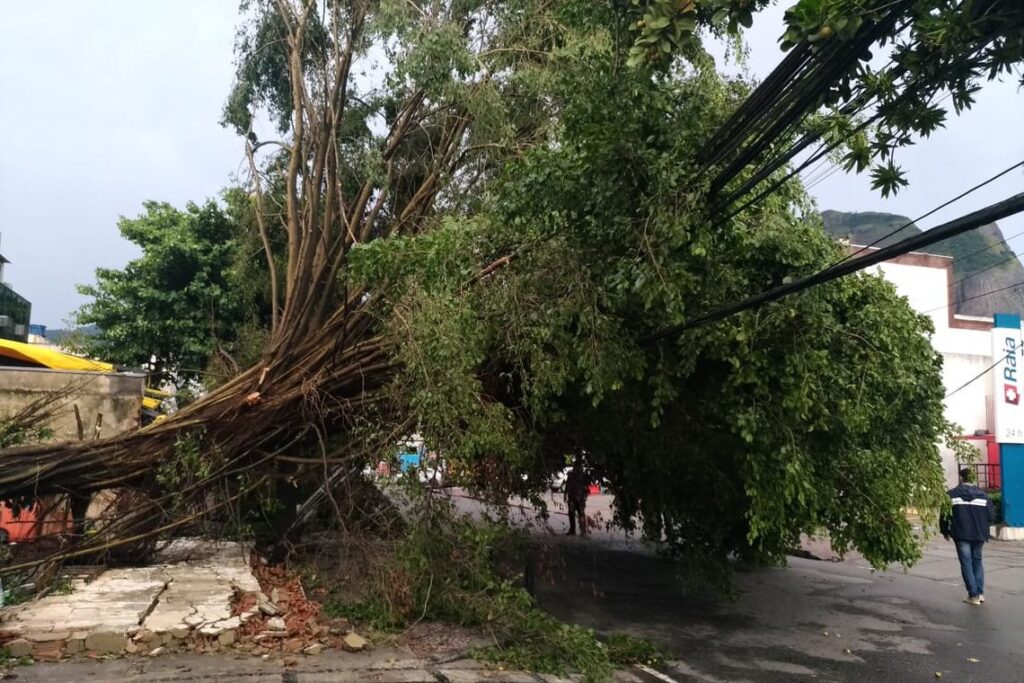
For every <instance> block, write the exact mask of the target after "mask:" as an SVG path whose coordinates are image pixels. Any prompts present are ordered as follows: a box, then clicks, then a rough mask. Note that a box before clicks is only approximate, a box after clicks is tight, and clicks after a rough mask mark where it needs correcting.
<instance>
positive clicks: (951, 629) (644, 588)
mask: <svg viewBox="0 0 1024 683" xmlns="http://www.w3.org/2000/svg"><path fill="white" fill-rule="evenodd" d="M607 504H608V501H607V500H603V499H602V498H601V497H598V498H596V499H593V500H592V501H591V506H590V508H591V510H592V511H597V510H604V509H606V508H607ZM524 516H525V517H529V513H528V512H526V513H524ZM562 522H563V520H561V519H560V517H559V516H558V515H557V514H556V515H555V516H554V517H553V526H554V527H555V528H554V529H553V533H550V534H548V535H547V536H546V537H544V538H543V540H542V542H541V547H542V548H543V551H542V552H541V553H540V557H541V558H542V564H543V571H541V572H539V577H540V579H539V583H538V593H537V595H538V600H539V601H540V603H541V604H542V605H543V606H544V607H545V608H546V609H548V610H550V611H551V612H552V613H554V614H555V615H557V616H559V617H561V618H563V619H566V620H568V621H572V622H574V623H578V624H581V625H585V626H588V627H591V628H594V629H595V630H597V631H599V632H604V633H610V632H613V631H626V632H628V633H632V634H634V635H637V636H642V637H645V638H648V639H650V640H652V641H654V642H656V643H658V644H659V645H661V646H662V647H663V648H664V649H665V650H666V651H667V652H668V653H669V654H670V655H671V657H672V658H673V659H674V660H675V661H674V662H673V663H672V664H670V665H669V666H668V667H666V669H665V672H666V673H667V674H668V675H669V676H671V677H672V678H674V679H676V680H678V681H701V682H707V683H741V682H747V681H749V682H756V683H765V682H767V683H772V682H783V681H785V682H786V683H790V682H792V681H803V680H807V681H842V682H853V683H857V682H861V681H864V682H867V681H871V682H872V683H877V682H888V681H894V682H902V681H936V680H940V679H941V680H942V681H956V682H958V683H1021V682H1024V544H1019V543H1018V544H1013V543H1001V542H992V543H990V544H988V545H987V546H986V558H985V568H986V572H987V576H986V591H985V592H986V597H987V599H988V601H987V603H986V604H985V605H984V606H982V607H973V606H970V605H966V604H964V603H963V602H962V599H963V598H964V597H965V596H966V594H965V592H964V589H963V585H962V583H961V581H960V576H959V566H958V564H957V562H956V555H955V551H954V550H953V547H952V545H951V544H949V543H946V542H944V541H942V539H938V540H935V541H933V542H932V543H931V544H930V545H929V546H928V548H927V549H926V553H925V557H924V558H923V560H922V561H921V562H920V563H919V564H918V565H917V566H915V567H914V568H912V569H911V570H910V571H909V572H904V571H903V570H902V569H901V568H898V569H896V570H891V571H886V572H873V571H872V570H871V569H870V568H869V567H868V566H867V565H866V563H864V561H863V560H861V559H859V558H854V559H850V560H847V561H844V562H829V561H818V560H813V559H799V558H792V559H790V561H789V566H787V567H780V568H769V569H756V570H752V571H747V572H741V573H738V574H737V575H736V577H735V578H736V587H737V595H736V596H735V598H734V599H732V600H730V599H727V598H722V597H719V596H717V595H715V594H713V593H711V592H708V591H706V590H705V591H700V590H697V591H695V590H694V589H693V588H692V587H690V588H686V587H685V586H684V584H683V583H682V582H681V581H680V580H679V578H678V577H677V576H676V570H675V568H674V567H673V565H671V564H670V563H667V562H665V561H663V560H660V559H659V558H657V557H656V556H655V555H654V553H653V552H651V550H650V549H649V548H647V547H645V546H643V545H642V544H636V543H627V542H626V540H625V539H624V538H623V537H622V536H621V535H617V534H616V533H615V532H614V531H607V530H600V531H599V533H598V534H596V535H595V536H594V537H592V538H589V539H579V538H565V537H563V536H561V535H559V534H557V533H554V532H557V531H560V530H561V529H562V528H563V527H562V526H561V525H562Z"/></svg>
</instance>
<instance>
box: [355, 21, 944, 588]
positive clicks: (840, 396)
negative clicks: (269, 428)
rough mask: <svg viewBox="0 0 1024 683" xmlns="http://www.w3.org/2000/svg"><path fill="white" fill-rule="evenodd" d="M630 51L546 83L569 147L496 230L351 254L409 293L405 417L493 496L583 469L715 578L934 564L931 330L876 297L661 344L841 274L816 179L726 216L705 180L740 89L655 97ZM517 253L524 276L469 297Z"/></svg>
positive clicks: (486, 217)
mask: <svg viewBox="0 0 1024 683" xmlns="http://www.w3.org/2000/svg"><path fill="white" fill-rule="evenodd" d="M569 5H570V6H572V7H573V8H574V9H575V10H576V12H574V13H568V11H566V14H564V15H562V16H560V18H559V19H560V22H562V23H563V24H564V25H565V26H567V27H568V30H570V31H576V32H578V33H580V34H586V33H588V32H590V34H591V35H594V36H600V35H601V32H602V30H609V26H610V29H611V31H612V32H614V31H615V29H616V28H617V29H618V30H619V31H620V32H621V33H620V35H625V34H627V30H628V28H627V26H628V25H627V23H626V22H627V21H628V15H623V14H619V15H616V14H614V13H609V12H608V10H607V9H597V8H594V9H592V10H590V11H582V10H580V8H579V6H578V5H572V4H571V3H569ZM613 36H614V33H612V36H609V39H607V40H601V39H598V38H595V39H593V40H592V43H591V47H590V49H588V50H587V51H586V52H585V53H578V54H574V55H572V56H571V57H568V58H565V61H564V62H563V63H562V64H557V63H556V64H555V65H553V66H551V67H550V68H549V70H548V73H547V74H546V76H545V79H544V83H545V87H546V88H548V94H549V96H550V97H551V98H552V99H554V100H556V101H559V102H560V110H559V122H560V124H561V125H560V127H559V129H558V133H557V136H556V137H555V138H554V140H553V141H552V143H551V144H549V145H539V146H536V147H533V148H531V149H530V150H528V151H526V152H525V153H524V154H522V155H521V156H520V157H519V158H517V159H515V160H513V161H510V162H509V163H508V165H507V166H506V167H505V169H504V170H503V172H502V173H501V174H500V176H499V177H497V178H496V179H495V180H494V181H493V185H492V186H491V193H490V195H489V197H488V200H487V201H486V203H485V205H484V206H483V207H481V210H480V211H479V212H476V213H474V215H473V216H472V217H471V218H461V219H457V218H451V219H449V221H448V222H446V223H445V224H443V225H442V226H441V227H440V228H439V229H437V230H436V231H434V232H432V233H431V234H429V235H425V236H418V237H416V238H414V239H408V240H390V241H387V242H381V243H379V244H376V245H373V246H372V247H370V248H365V249H360V250H357V252H356V253H355V256H357V257H358V260H357V261H356V265H357V267H358V269H360V272H361V273H363V274H364V275H365V276H366V277H369V278H371V279H372V281H374V282H378V283H388V282H390V283H395V284H392V285H390V291H391V293H392V296H393V297H394V299H395V303H394V307H395V308H394V313H393V314H392V316H391V318H390V320H391V321H392V322H391V324H393V325H394V326H395V328H396V332H395V336H396V337H399V338H401V339H402V344H401V345H400V347H399V348H398V349H397V350H396V353H397V356H398V358H399V359H400V361H401V367H403V368H404V372H403V375H402V379H401V381H400V385H401V387H402V388H403V391H404V392H407V396H408V407H409V410H410V411H412V412H413V413H414V414H415V415H416V416H417V419H418V423H419V424H420V425H421V427H422V428H423V429H424V431H425V432H426V433H427V434H428V435H429V436H430V438H431V439H433V440H434V441H435V443H437V444H439V445H440V446H441V447H442V449H443V450H444V452H446V453H447V454H448V455H449V457H456V458H465V459H467V460H469V461H470V462H471V463H472V465H470V466H469V469H474V468H475V469H480V468H484V469H485V470H486V471H487V472H488V473H490V476H491V477H492V478H491V479H490V481H489V482H488V483H490V484H491V485H498V486H501V485H504V486H507V487H508V488H509V489H518V488H521V487H522V483H521V477H520V476H519V475H520V474H521V473H522V472H523V471H527V472H531V473H532V474H534V475H535V476H533V477H531V478H530V479H529V481H538V480H543V477H541V476H537V475H539V474H541V473H543V472H547V471H550V470H551V469H554V468H557V467H560V466H561V463H562V462H564V456H565V455H566V454H572V453H586V454H587V457H588V460H589V462H590V463H591V465H592V466H593V467H594V468H595V469H596V471H597V473H598V474H600V475H602V476H604V477H606V478H607V479H608V480H609V482H610V485H611V489H612V491H613V492H614V493H615V494H616V504H617V516H618V519H619V521H620V522H622V523H624V524H626V525H629V526H631V525H634V524H636V525H639V526H640V528H641V530H642V531H643V532H644V534H645V536H647V537H648V538H652V539H657V540H660V541H662V542H663V543H664V546H663V547H664V548H666V549H667V550H669V551H671V552H673V553H674V554H676V555H677V556H679V557H681V558H685V559H688V560H691V561H694V562H695V564H699V565H701V566H703V567H705V568H706V567H708V566H721V564H720V563H723V562H724V561H725V559H726V558H727V557H728V556H730V555H732V554H740V555H743V556H748V557H752V558H757V559H760V560H768V561H777V560H779V559H780V558H781V557H782V555H783V554H784V553H785V551H786V550H787V549H788V548H790V547H792V546H793V545H794V544H796V543H797V541H798V538H799V535H800V534H801V533H814V532H817V531H820V530H822V529H825V530H827V531H828V532H829V534H830V536H831V538H832V539H833V542H834V543H835V544H836V547H837V548H838V549H840V550H842V549H846V548H849V547H852V546H856V547H858V548H859V549H860V550H861V551H862V552H863V553H864V554H865V556H866V557H868V558H869V559H870V560H871V561H872V562H875V563H877V564H884V563H886V562H889V561H905V562H910V561H913V559H914V558H915V557H916V556H917V552H918V551H917V544H916V542H915V539H914V537H913V534H912V530H911V528H910V526H909V524H908V523H907V522H906V519H905V518H904V516H903V514H902V512H901V510H902V508H903V507H905V506H908V505H920V506H921V507H923V508H926V509H927V508H929V507H936V506H937V505H938V504H939V502H940V496H941V493H942V483H943V482H942V475H941V470H940V468H939V464H938V462H939V461H938V452H937V448H936V442H937V440H938V439H939V437H940V434H941V432H942V429H943V426H944V421H943V417H942V397H943V388H942V383H941V378H940V374H939V371H940V359H939V358H938V356H937V355H936V354H935V352H934V351H933V350H932V348H931V346H930V344H929V342H928V338H927V333H928V331H929V329H930V327H929V326H930V323H929V322H928V321H927V320H926V319H924V318H921V317H919V316H917V315H916V314H914V313H913V312H912V311H911V310H910V308H909V306H908V305H907V304H906V302H905V301H904V300H902V299H900V298H899V297H898V296H897V295H896V293H895V292H894V290H893V288H892V287H891V286H890V285H889V284H886V283H885V282H883V281H882V280H880V279H878V278H875V277H855V278H850V279H847V280H844V281H842V282H839V283H834V284H831V285H828V286H825V287H820V288H817V289H814V290H812V291H810V292H808V293H805V294H802V295H800V296H798V297H794V298H792V299H789V300H786V301H784V302H781V303H778V304H775V305H772V306H771V307H769V308H766V309H763V310H758V311H755V312H752V313H749V314H744V315H742V316H737V317H735V318H733V319H731V320H729V321H726V322H723V323H720V324H718V325H716V326H713V327H711V328H708V329H704V330H697V331H694V332H691V333H688V334H686V335H685V336H683V337H682V338H681V339H679V340H678V342H675V341H672V342H668V343H657V344H650V343H646V342H645V338H646V337H647V336H648V335H649V334H651V333H652V332H655V331H657V330H659V329H663V328H664V327H668V326H671V325H673V324H676V323H677V322H679V321H682V320H685V319H686V318H687V317H689V316H692V315H696V314H699V313H701V312H703V311H704V310H706V309H708V308H710V307H712V306H715V305H716V304H719V303H721V302H725V301H731V300H734V299H736V298H739V297H743V296H746V295H748V294H749V293H751V292H756V291H761V290H763V289H767V288H769V287H772V286H775V285H778V284H781V283H783V282H785V281H787V280H788V279H791V278H794V277H798V276H801V275H805V274H808V273H810V272H814V271H815V270H818V269H820V268H822V267H824V266H826V265H828V264H829V263H831V262H834V261H835V260H836V259H838V258H840V256H841V255H840V253H839V251H838V248H837V247H835V246H834V245H833V244H832V243H831V241H830V240H829V239H828V238H827V237H826V236H825V235H824V233H823V231H822V229H821V227H820V224H819V223H818V222H817V220H814V219H808V218H807V216H808V215H809V214H810V213H811V209H812V205H811V204H810V202H809V201H808V200H807V198H806V197H805V196H804V195H803V193H802V191H801V190H800V188H799V187H798V186H797V185H795V184H790V185H788V186H787V187H786V188H785V189H784V190H783V191H781V192H780V193H778V194H777V195H776V196H774V197H773V198H772V199H771V200H769V201H768V202H766V203H765V204H764V205H762V206H761V207H760V208H759V209H758V210H757V211H756V212H749V213H747V214H745V215H742V216H740V217H738V218H737V219H734V220H732V221H730V222H728V223H727V224H724V225H723V224H721V223H720V222H715V221H712V220H711V217H710V216H709V215H708V213H707V204H706V203H705V196H706V195H705V194H704V188H702V187H701V185H700V184H699V182H696V183H695V178H694V177H693V174H692V170H691V169H692V166H691V165H690V163H689V162H690V161H691V160H693V159H694V158H695V156H696V155H697V153H698V151H699V145H700V144H701V143H702V142H703V140H704V137H705V136H706V135H707V134H709V133H710V132H711V131H713V130H714V129H715V126H716V125H718V123H720V122H721V120H722V119H723V117H724V115H725V113H727V112H728V111H730V110H731V108H732V107H734V106H735V104H736V103H737V102H738V101H739V99H740V98H742V96H743V95H744V88H743V87H742V86H741V85H739V84H735V83H729V82H727V81H723V80H721V79H719V77H717V76H716V75H715V74H714V72H713V70H711V69H710V68H709V67H708V66H707V65H706V64H702V63H698V64H696V65H695V66H694V68H693V69H692V70H690V71H689V72H688V73H687V74H685V75H680V76H676V77H673V78H650V77H649V76H648V75H647V74H645V73H643V72H641V71H637V70H631V69H629V68H626V64H625V62H626V61H628V59H629V56H628V53H626V51H625V50H622V49H621V48H619V49H617V48H615V47H614V46H615V45H616V44H617V41H616V40H615V39H614V37H613ZM606 102H616V103H618V104H619V106H615V107H609V106H600V105H598V104H597V103H606ZM500 254H516V257H515V260H514V261H513V262H512V264H511V265H510V266H509V267H508V268H504V269H502V270H500V271H498V272H496V273H495V274H494V275H493V276H492V277H491V278H490V279H488V280H487V281H486V282H485V283H484V285H483V286H480V287H476V288H473V289H470V290H467V289H466V288H465V284H464V283H465V281H466V277H467V274H469V273H472V272H475V271H476V270H478V269H479V268H481V267H483V266H484V265H485V264H487V263H489V262H492V261H493V260H494V259H495V258H497V257H498V256H499V255H500ZM410 264H415V265H410ZM496 472H499V473H500V472H504V473H505V477H504V478H503V479H501V478H498V479H496V478H494V477H496V476H499V475H496V474H495V473H496Z"/></svg>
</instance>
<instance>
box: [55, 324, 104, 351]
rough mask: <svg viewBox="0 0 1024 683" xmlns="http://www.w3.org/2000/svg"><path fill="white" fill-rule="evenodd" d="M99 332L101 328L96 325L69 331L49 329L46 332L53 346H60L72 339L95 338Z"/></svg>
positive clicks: (69, 329) (74, 328)
mask: <svg viewBox="0 0 1024 683" xmlns="http://www.w3.org/2000/svg"><path fill="white" fill-rule="evenodd" d="M99 332H100V330H99V328H98V327H96V326H95V325H83V326H81V327H73V328H68V329H48V330H46V340H47V341H48V342H50V343H51V344H56V345H57V346H60V345H61V344H63V343H64V342H65V341H67V340H68V339H69V338H71V337H94V336H96V335H97V334H99Z"/></svg>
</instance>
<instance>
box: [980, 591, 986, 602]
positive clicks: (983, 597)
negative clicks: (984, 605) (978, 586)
mask: <svg viewBox="0 0 1024 683" xmlns="http://www.w3.org/2000/svg"><path fill="white" fill-rule="evenodd" d="M978 600H981V601H982V602H985V594H984V593H982V594H981V595H979V596H978Z"/></svg>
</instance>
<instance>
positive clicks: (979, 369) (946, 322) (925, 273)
mask: <svg viewBox="0 0 1024 683" xmlns="http://www.w3.org/2000/svg"><path fill="white" fill-rule="evenodd" d="M851 249H852V250H859V249H861V248H860V247H851ZM872 251H873V250H872ZM866 272H869V273H880V274H881V275H882V276H883V277H885V279H886V280H888V281H890V282H892V283H893V284H894V285H895V286H896V291H897V292H899V294H901V295H902V296H904V297H906V298H907V300H908V301H909V303H910V305H911V307H912V308H913V309H914V310H915V311H917V312H918V313H921V314H923V315H927V316H928V317H929V318H931V319H932V322H933V323H934V325H935V334H934V335H933V337H932V345H933V346H934V347H935V350H936V351H938V352H939V353H940V354H942V358H943V367H942V380H943V383H944V384H945V387H946V394H947V398H946V419H947V420H949V421H950V422H954V423H956V424H958V425H959V426H960V427H962V428H963V430H964V431H963V433H964V434H965V435H973V434H979V433H984V432H988V433H991V432H992V431H993V419H992V405H993V404H992V393H993V381H992V378H991V376H990V371H991V368H992V364H993V360H992V326H993V320H992V318H978V317H974V316H962V315H957V314H956V313H955V311H954V305H953V301H954V299H953V281H954V279H953V259H952V258H951V257H949V256H938V255H935V254H919V253H910V254H904V255H902V256H898V257H896V258H894V259H892V260H890V261H886V262H884V263H881V264H879V265H877V266H873V267H871V268H869V269H867V271H866ZM942 458H943V468H944V470H945V472H946V481H947V483H948V484H949V485H950V486H954V485H955V484H956V482H957V463H956V461H955V460H954V458H953V454H952V452H950V451H948V450H947V449H945V448H943V449H942Z"/></svg>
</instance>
